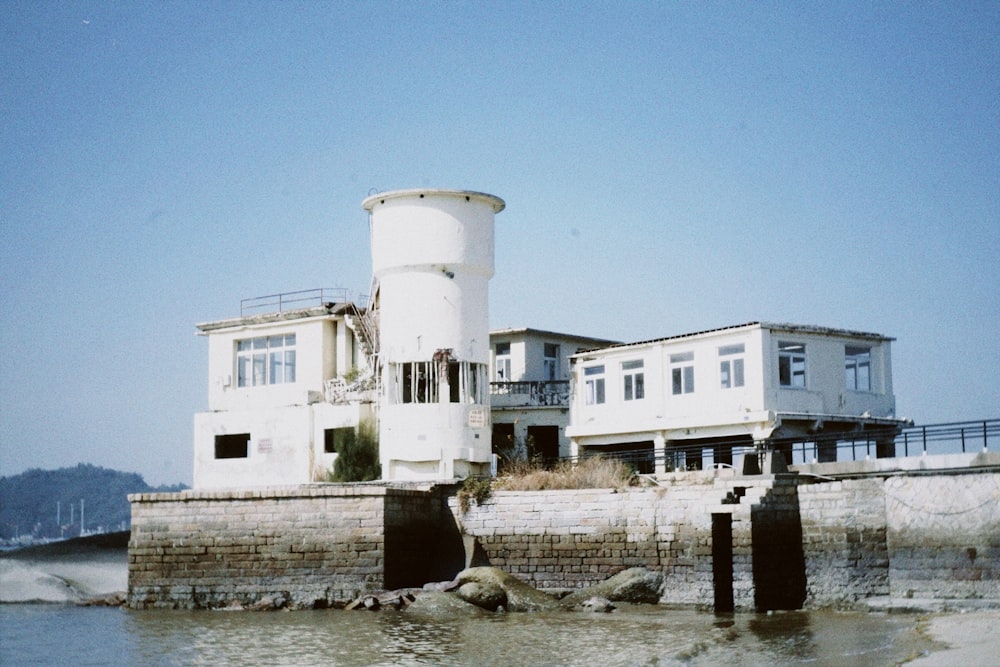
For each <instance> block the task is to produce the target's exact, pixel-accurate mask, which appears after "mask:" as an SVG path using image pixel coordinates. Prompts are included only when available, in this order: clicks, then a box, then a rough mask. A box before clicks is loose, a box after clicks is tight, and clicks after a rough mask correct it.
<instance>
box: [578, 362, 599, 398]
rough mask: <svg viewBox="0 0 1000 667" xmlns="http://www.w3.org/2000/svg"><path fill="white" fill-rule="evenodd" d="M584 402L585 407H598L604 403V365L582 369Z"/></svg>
mask: <svg viewBox="0 0 1000 667" xmlns="http://www.w3.org/2000/svg"><path fill="white" fill-rule="evenodd" d="M583 377H584V389H585V390H586V392H587V393H586V395H585V396H584V401H585V402H586V404H587V405H598V404H600V403H603V402H604V365H603V364H602V365H600V366H589V367H587V368H584V369H583Z"/></svg>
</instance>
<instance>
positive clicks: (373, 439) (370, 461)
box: [327, 420, 382, 482]
mask: <svg viewBox="0 0 1000 667" xmlns="http://www.w3.org/2000/svg"><path fill="white" fill-rule="evenodd" d="M381 477H382V465H381V464H380V463H379V460H378V431H377V430H376V428H375V423H374V422H372V421H371V420H365V421H363V422H361V423H360V424H358V428H357V429H356V430H354V431H350V432H348V433H347V434H346V435H345V436H344V438H343V439H342V440H341V442H339V443H338V445H337V460H336V461H335V462H334V464H333V470H332V471H330V473H328V474H327V481H330V482H369V481H371V480H375V479H381Z"/></svg>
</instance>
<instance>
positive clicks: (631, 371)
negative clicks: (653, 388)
mask: <svg viewBox="0 0 1000 667" xmlns="http://www.w3.org/2000/svg"><path fill="white" fill-rule="evenodd" d="M621 371H622V400H625V401H641V400H642V399H644V398H646V373H645V363H644V360H643V359H629V360H627V361H623V362H622V363H621Z"/></svg>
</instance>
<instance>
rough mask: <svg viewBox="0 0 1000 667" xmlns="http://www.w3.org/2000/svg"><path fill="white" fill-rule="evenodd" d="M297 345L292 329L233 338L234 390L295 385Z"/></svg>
mask: <svg viewBox="0 0 1000 667" xmlns="http://www.w3.org/2000/svg"><path fill="white" fill-rule="evenodd" d="M297 346H298V339H297V337H296V334H295V333H294V332H291V333H276V334H267V335H264V336H252V337H250V338H240V339H238V340H236V341H235V342H234V343H233V347H234V359H235V364H236V387H237V389H250V388H253V387H264V386H269V385H278V384H295V382H296V378H297V373H296V362H297V354H296V351H297Z"/></svg>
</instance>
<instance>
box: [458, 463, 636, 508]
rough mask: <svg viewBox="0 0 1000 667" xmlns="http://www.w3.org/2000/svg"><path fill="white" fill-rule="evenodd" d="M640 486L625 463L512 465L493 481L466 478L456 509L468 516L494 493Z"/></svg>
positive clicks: (459, 492)
mask: <svg viewBox="0 0 1000 667" xmlns="http://www.w3.org/2000/svg"><path fill="white" fill-rule="evenodd" d="M638 483H639V477H638V476H637V475H636V474H635V471H634V470H633V469H632V467H631V466H629V465H628V464H627V463H622V462H621V461H616V460H615V459H608V458H604V457H601V456H590V457H587V458H585V459H583V460H582V461H580V462H579V463H577V464H575V465H574V464H573V463H572V462H570V461H562V462H560V463H559V464H558V465H556V467H555V468H552V469H546V467H545V466H544V465H543V463H542V462H541V461H540V460H534V461H525V460H521V461H515V462H512V463H510V464H509V465H508V467H507V468H506V469H505V471H504V472H503V473H502V474H501V475H500V476H499V477H497V478H496V479H492V480H491V479H489V478H482V477H468V478H466V480H465V482H464V483H463V484H462V488H461V489H459V491H458V494H457V498H458V506H459V509H461V511H462V513H465V512H468V511H469V508H470V507H471V506H472V503H473V501H475V503H476V504H477V505H481V504H483V503H484V502H486V501H487V500H489V499H490V497H491V496H492V495H493V491H552V490H565V489H624V488H626V487H629V486H635V485H637V484H638Z"/></svg>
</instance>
